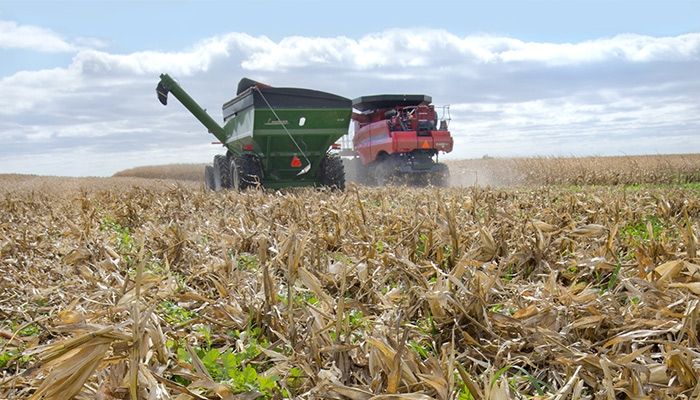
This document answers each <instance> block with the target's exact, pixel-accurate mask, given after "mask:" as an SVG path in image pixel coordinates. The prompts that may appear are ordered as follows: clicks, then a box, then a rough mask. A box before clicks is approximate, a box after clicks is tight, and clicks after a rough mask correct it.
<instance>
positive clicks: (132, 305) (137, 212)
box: [0, 176, 700, 400]
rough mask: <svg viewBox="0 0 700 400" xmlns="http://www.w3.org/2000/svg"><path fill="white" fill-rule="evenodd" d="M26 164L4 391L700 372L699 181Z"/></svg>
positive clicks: (565, 388)
mask: <svg viewBox="0 0 700 400" xmlns="http://www.w3.org/2000/svg"><path fill="white" fill-rule="evenodd" d="M37 179H38V178H37ZM22 182H23V178H22V177H17V176H15V177H10V178H7V177H6V178H5V180H4V188H3V189H2V191H1V198H0V210H1V211H0V215H2V216H3V217H2V219H0V279H1V281H0V305H1V308H0V347H1V349H0V398H7V399H26V398H29V399H69V398H77V399H105V400H114V399H197V400H204V399H257V398H261V399H265V398H267V399H279V398H301V399H319V398H332V399H460V400H466V399H511V398H516V399H520V398H522V399H525V398H528V399H530V398H537V399H562V400H563V399H608V400H611V399H619V398H631V399H663V398H668V399H672V398H673V399H675V398H688V399H691V398H692V399H695V398H697V397H698V396H699V395H700V382H699V379H700V344H699V343H698V341H699V338H698V332H699V330H698V329H699V328H700V297H699V295H700V258H699V257H698V235H699V232H700V187H699V186H698V185H697V184H686V185H672V186H662V187H657V186H633V187H625V186H609V187H605V186H603V187H586V188H577V187H573V188H572V187H555V186H534V185H532V186H524V187H518V188H514V187H510V188H493V187H477V186H473V187H453V188H442V189H437V188H423V189H418V188H405V187H388V188H367V187H362V186H355V185H350V186H349V188H348V189H347V190H346V191H345V192H330V191H321V190H314V189H302V190H290V191H285V192H274V191H261V190H253V191H248V192H245V193H234V192H216V193H213V192H206V191H204V190H203V189H202V188H201V185H200V184H197V183H193V182H190V183H179V182H175V181H150V182H151V183H143V182H145V180H144V181H143V182H142V181H138V180H133V181H129V180H120V179H117V178H104V179H98V178H93V180H88V181H80V180H62V179H60V178H56V179H48V178H43V179H39V180H34V181H33V182H34V183H27V182H24V183H22ZM66 182H68V184H66ZM81 182H82V184H81ZM85 182H87V184H85ZM110 182H112V183H113V186H111V187H110ZM135 182H136V183H135ZM137 183H138V184H137ZM13 187H14V188H18V187H19V188H20V189H15V190H13V189H12V188H13Z"/></svg>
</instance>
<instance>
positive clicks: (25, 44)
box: [0, 21, 76, 53]
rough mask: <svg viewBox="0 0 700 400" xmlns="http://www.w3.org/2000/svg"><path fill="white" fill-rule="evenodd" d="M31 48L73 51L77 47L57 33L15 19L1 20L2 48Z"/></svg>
mask: <svg viewBox="0 0 700 400" xmlns="http://www.w3.org/2000/svg"><path fill="white" fill-rule="evenodd" d="M3 48H4V49H29V50H36V51H43V52H49V53H62V52H72V51H75V50H76V47H75V46H74V45H73V44H71V43H68V42H67V41H66V40H64V39H63V38H62V37H61V36H60V35H58V34H57V33H55V32H53V31H51V30H49V29H45V28H41V27H38V26H32V25H19V24H17V23H16V22H13V21H0V49H3Z"/></svg>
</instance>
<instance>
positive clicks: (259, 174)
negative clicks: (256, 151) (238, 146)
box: [236, 154, 263, 190]
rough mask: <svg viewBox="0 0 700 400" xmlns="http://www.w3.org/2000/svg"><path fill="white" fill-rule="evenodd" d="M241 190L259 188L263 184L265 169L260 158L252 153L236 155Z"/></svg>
mask: <svg viewBox="0 0 700 400" xmlns="http://www.w3.org/2000/svg"><path fill="white" fill-rule="evenodd" d="M236 163H237V164H238V176H239V180H240V188H241V190H245V189H250V188H258V187H260V186H261V185H262V178H263V171H262V163H261V162H260V159H259V158H258V157H256V156H254V155H251V154H245V155H243V156H240V157H236Z"/></svg>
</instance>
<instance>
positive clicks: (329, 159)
mask: <svg viewBox="0 0 700 400" xmlns="http://www.w3.org/2000/svg"><path fill="white" fill-rule="evenodd" d="M317 179H318V182H319V183H320V184H321V186H325V187H329V188H331V189H334V190H345V168H344V167H343V160H341V159H340V157H338V156H335V155H330V154H326V156H325V157H323V159H321V165H320V166H319V169H318V174H317Z"/></svg>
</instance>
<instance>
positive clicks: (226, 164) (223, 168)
mask: <svg viewBox="0 0 700 400" xmlns="http://www.w3.org/2000/svg"><path fill="white" fill-rule="evenodd" d="M214 182H215V186H216V188H217V189H231V187H232V186H233V182H232V180H231V162H230V161H229V159H228V157H226V156H222V155H220V154H217V155H215V156H214Z"/></svg>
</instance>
